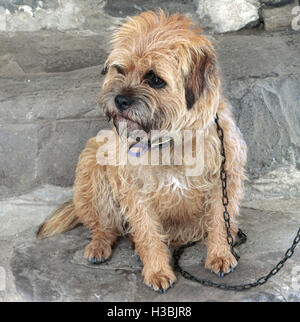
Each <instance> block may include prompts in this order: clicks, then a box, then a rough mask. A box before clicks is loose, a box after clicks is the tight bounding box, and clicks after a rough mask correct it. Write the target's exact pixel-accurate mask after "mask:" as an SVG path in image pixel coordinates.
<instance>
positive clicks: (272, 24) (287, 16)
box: [261, 0, 299, 31]
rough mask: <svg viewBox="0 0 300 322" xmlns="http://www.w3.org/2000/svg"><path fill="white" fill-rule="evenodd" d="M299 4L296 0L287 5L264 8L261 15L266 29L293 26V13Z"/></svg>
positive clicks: (281, 28) (282, 28) (271, 29)
mask: <svg viewBox="0 0 300 322" xmlns="http://www.w3.org/2000/svg"><path fill="white" fill-rule="evenodd" d="M298 5H299V3H298V1H296V0H294V1H292V2H291V3H290V4H287V5H285V6H280V7H278V6H277V7H273V8H272V7H271V8H270V7H265V8H262V11H261V15H262V19H263V20H264V27H265V30H268V31H273V30H285V29H290V28H291V27H292V20H293V18H294V17H295V15H293V14H292V10H293V8H294V7H296V6H298Z"/></svg>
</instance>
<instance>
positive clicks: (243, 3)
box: [197, 0, 259, 33]
mask: <svg viewBox="0 0 300 322" xmlns="http://www.w3.org/2000/svg"><path fill="white" fill-rule="evenodd" d="M258 8H259V3H258V1H256V0H220V1H209V0H203V1H199V5H198V9H197V13H198V15H199V17H200V19H203V18H204V17H209V19H210V20H211V22H212V25H213V28H214V30H215V31H216V32H221V33H222V32H229V31H236V30H240V29H242V28H243V27H245V26H246V25H248V24H249V23H252V22H255V21H258V20H259V14H258Z"/></svg>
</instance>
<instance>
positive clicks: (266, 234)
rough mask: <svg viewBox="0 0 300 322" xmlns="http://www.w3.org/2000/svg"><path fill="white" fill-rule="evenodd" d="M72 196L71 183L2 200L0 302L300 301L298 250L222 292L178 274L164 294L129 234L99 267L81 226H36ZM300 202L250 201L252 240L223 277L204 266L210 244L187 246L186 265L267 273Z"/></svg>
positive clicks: (299, 217) (246, 206) (246, 226)
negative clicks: (146, 279) (47, 233)
mask: <svg viewBox="0 0 300 322" xmlns="http://www.w3.org/2000/svg"><path fill="white" fill-rule="evenodd" d="M71 197H72V191H71V189H63V188H57V187H52V186H44V187H42V188H40V189H37V190H34V191H32V192H31V193H27V194H26V195H23V196H20V197H18V198H12V199H9V200H6V201H3V202H0V209H1V213H0V227H1V229H0V270H1V271H2V274H1V275H0V278H1V276H2V277H3V275H4V276H5V284H4V283H3V281H2V284H1V283H0V284H1V285H3V286H5V289H4V290H3V289H2V290H1V289H0V301H95V302H97V301H100V302H102V301H130V302H131V301H175V302H180V301H184V302H186V301H246V302H257V301H262V302H265V301H272V302H276V301H280V302H283V301H290V302H292V301H295V302H298V301H300V252H299V250H298V249H296V251H295V254H294V256H293V258H292V259H291V260H289V261H287V262H286V264H285V266H284V268H283V269H282V270H281V271H280V273H279V274H278V275H276V277H273V278H272V279H271V280H270V281H269V282H268V283H267V284H265V285H264V286H261V287H258V288H255V289H253V290H250V291H247V292H224V291H221V290H216V289H212V288H206V287H202V286H199V285H197V284H195V283H193V282H190V281H188V280H185V279H184V278H182V277H181V276H179V275H178V274H177V277H178V281H177V283H176V285H175V287H174V288H173V289H171V290H169V291H168V292H167V294H164V295H161V294H157V293H155V292H154V291H152V290H150V289H149V288H148V287H146V286H145V285H144V283H143V280H142V277H141V268H142V266H141V263H140V262H139V261H138V259H137V257H136V256H135V255H134V253H133V250H132V249H131V246H130V243H129V242H128V240H127V239H124V238H123V239H121V240H120V241H119V243H118V244H117V246H116V247H115V249H114V252H113V255H112V258H111V259H110V260H109V261H107V262H106V263H104V264H102V265H96V266H94V265H92V264H89V263H88V262H87V261H86V260H84V258H83V250H84V247H85V246H86V244H87V243H88V242H89V238H90V237H89V233H88V231H87V230H86V229H84V228H83V227H79V228H76V229H74V230H72V231H70V232H67V233H65V234H63V235H58V236H55V237H53V238H49V239H45V240H42V241H40V240H37V239H36V237H35V233H36V231H37V227H38V225H39V224H40V223H41V222H42V221H43V220H44V218H45V217H46V216H47V215H48V214H49V213H50V212H51V211H52V210H53V208H54V207H56V206H57V205H58V204H60V203H61V202H63V201H65V200H68V199H69V198H71ZM299 206H300V201H299V199H284V200H279V199H277V200H260V201H259V200H254V201H244V203H243V208H242V211H241V216H240V220H239V222H240V227H241V228H242V229H243V230H244V231H245V232H246V233H247V235H248V241H247V243H246V244H243V245H242V246H240V247H239V251H240V254H241V260H240V263H239V265H238V267H237V269H236V271H235V272H234V273H233V274H230V275H228V276H225V277H224V278H223V279H222V280H220V279H218V278H217V277H215V276H214V275H213V274H211V273H210V272H208V271H206V270H205V269H204V267H203V266H204V260H205V247H204V246H203V245H201V244H197V245H196V246H193V247H192V248H189V249H187V250H186V251H185V253H184V255H183V256H182V259H181V266H182V267H183V268H184V269H186V270H188V271H189V272H191V273H192V274H195V275H196V276H199V277H203V278H208V279H212V280H214V281H216V282H224V283H229V284H237V283H242V282H248V281H253V280H254V279H255V278H257V277H260V276H262V275H264V274H266V273H268V272H269V270H270V269H271V268H272V267H273V265H274V264H276V263H277V262H278V261H279V259H280V258H281V257H282V256H283V254H284V252H285V250H286V249H287V248H288V247H289V245H290V244H291V242H292V239H293V235H294V234H295V232H296V230H297V227H298V226H299V224H300V212H299ZM18 214H19V215H18ZM23 214H24V215H23ZM12 217H16V218H15V219H14V220H12ZM3 272H4V273H3Z"/></svg>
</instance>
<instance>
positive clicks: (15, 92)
mask: <svg viewBox="0 0 300 322" xmlns="http://www.w3.org/2000/svg"><path fill="white" fill-rule="evenodd" d="M101 70H102V66H97V67H93V68H86V69H81V70H78V71H74V72H69V73H55V74H50V75H49V74H39V75H31V76H21V77H19V78H15V79H5V81H3V82H1V83H0V104H1V108H0V124H1V123H33V122H39V121H40V122H45V121H48V120H60V119H77V118H79V119H81V118H99V117H102V116H103V113H102V111H101V110H100V108H99V107H98V105H97V97H98V94H99V92H100V89H101V85H102V80H103V77H102V76H101Z"/></svg>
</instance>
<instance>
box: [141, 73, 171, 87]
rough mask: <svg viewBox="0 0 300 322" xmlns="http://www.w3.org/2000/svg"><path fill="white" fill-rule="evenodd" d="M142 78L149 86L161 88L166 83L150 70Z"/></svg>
mask: <svg viewBox="0 0 300 322" xmlns="http://www.w3.org/2000/svg"><path fill="white" fill-rule="evenodd" d="M144 79H146V80H147V82H148V84H149V86H150V87H152V88H163V87H165V86H166V85H167V84H166V82H165V81H164V80H163V79H161V78H159V77H158V76H157V75H155V73H154V72H153V71H152V70H151V71H150V72H148V73H147V74H146V75H145V76H144Z"/></svg>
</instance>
